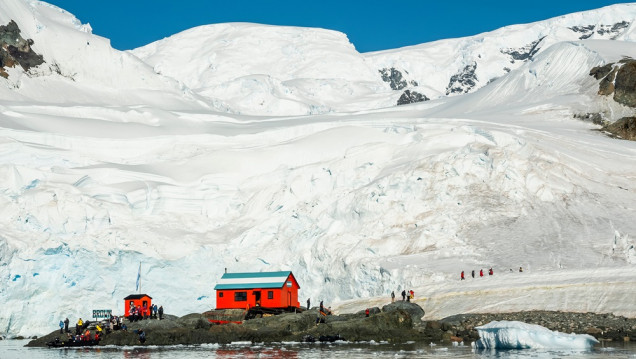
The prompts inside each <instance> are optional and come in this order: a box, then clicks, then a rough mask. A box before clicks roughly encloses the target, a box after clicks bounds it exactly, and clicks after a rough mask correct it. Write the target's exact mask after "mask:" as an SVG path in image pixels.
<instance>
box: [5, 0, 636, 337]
mask: <svg viewBox="0 0 636 359" xmlns="http://www.w3.org/2000/svg"><path fill="white" fill-rule="evenodd" d="M625 9H631V7H629V6H627V7H625ZM606 11H607V10H606V9H601V10H598V11H597V12H596V15H594V14H595V12H590V13H587V15H586V17H585V20H586V21H587V20H590V21H592V20H594V21H597V22H595V23H605V22H606V19H605V16H606V15H604V14H605V13H606ZM0 14H3V15H2V16H4V18H2V19H0V20H3V21H7V19H9V18H11V19H14V20H15V21H16V22H17V23H18V24H19V25H20V28H21V29H23V36H24V37H25V38H29V37H31V38H33V39H34V40H35V44H34V46H33V48H34V49H35V50H37V51H39V52H40V53H42V54H43V55H44V57H45V60H46V61H47V65H46V66H49V65H50V64H51V63H53V62H54V61H59V62H60V64H59V66H60V67H61V68H73V69H76V70H77V72H78V75H77V79H76V81H68V80H65V78H64V76H60V75H59V74H57V73H50V74H45V75H43V76H29V75H24V74H20V73H19V72H17V70H11V72H10V77H9V79H8V80H4V79H0V83H1V85H0V89H1V91H0V229H1V230H0V278H2V283H1V284H2V285H1V286H0V302H1V303H3V311H2V312H0V333H2V334H8V335H17V334H22V335H29V334H42V333H46V332H49V331H51V330H53V329H55V328H56V326H57V323H58V322H59V319H60V318H64V317H67V316H68V317H69V319H71V320H75V319H73V318H77V317H83V318H86V317H88V316H90V310H91V309H108V308H110V309H113V310H114V312H115V313H121V312H123V309H124V308H123V303H122V299H123V297H125V296H127V295H128V294H131V293H132V292H134V290H135V280H136V275H137V269H138V267H139V263H140V262H141V266H142V271H141V276H142V291H143V292H146V293H148V294H150V295H151V296H152V297H153V299H154V301H155V302H156V303H157V304H160V305H163V306H164V308H165V309H166V312H167V313H169V314H176V315H183V314H187V313H190V312H195V311H204V310H208V309H210V308H213V307H214V306H215V301H214V292H213V290H212V288H213V286H214V284H215V282H216V279H217V278H219V277H220V275H221V273H223V270H224V268H227V269H228V270H229V271H237V272H239V271H261V270H263V271H265V270H292V271H293V272H294V275H295V276H296V278H297V279H298V281H299V283H300V286H301V292H300V296H301V297H303V298H304V297H311V298H312V299H313V300H314V301H316V302H317V301H318V300H320V299H322V300H324V301H325V303H326V304H327V305H333V306H334V309H337V310H339V311H352V310H356V309H359V308H364V307H368V306H370V305H379V304H381V303H386V301H387V298H388V297H389V294H390V292H391V291H396V293H399V291H401V290H402V289H404V288H406V289H411V288H412V289H414V290H415V292H416V302H418V303H421V304H422V306H423V307H424V309H425V311H426V317H428V318H439V317H443V316H446V315H451V314H457V313H460V312H479V311H512V310H515V311H516V310H525V309H554V310H573V311H588V310H591V311H597V312H614V313H617V314H623V315H628V316H635V315H636V307H635V306H634V304H633V301H632V300H631V298H633V297H634V295H636V293H635V292H636V277H634V276H633V275H632V273H633V269H634V266H635V265H636V250H635V247H634V236H635V233H636V222H635V221H634V220H633V219H634V218H635V217H636V207H635V206H634V203H636V185H635V183H636V181H634V179H635V178H636V144H635V143H634V142H627V141H620V140H615V139H611V138H608V137H606V136H604V135H603V134H601V133H599V132H598V131H594V130H596V129H597V126H595V125H592V124H590V123H587V122H582V121H578V120H573V119H572V116H573V114H577V113H587V112H589V111H593V110H599V109H603V110H608V111H609V110H612V111H617V112H621V111H623V112H628V109H626V108H624V107H621V106H618V105H616V104H613V103H612V102H611V101H608V100H606V99H603V98H599V97H597V96H596V94H595V92H596V90H595V87H596V88H597V83H596V82H595V81H594V80H593V79H592V78H591V77H590V76H589V75H588V72H589V68H588V67H589V66H596V65H598V64H603V63H605V62H610V61H616V60H617V59H620V58H621V56H622V54H624V53H633V51H634V43H633V42H632V41H631V40H630V39H628V38H624V39H622V41H616V40H581V41H566V42H559V43H555V44H554V45H553V46H551V47H550V48H546V49H544V50H543V51H541V53H539V54H537V55H536V56H535V57H534V58H533V61H529V62H525V63H523V64H520V66H519V67H518V68H516V69H511V71H510V73H509V74H507V75H505V76H503V77H502V78H500V79H499V80H497V81H494V82H492V83H490V84H488V85H484V86H483V87H482V88H480V89H479V90H476V91H473V92H472V93H469V94H463V95H461V96H448V97H446V96H444V97H443V98H439V99H435V100H433V101H428V102H424V103H419V104H414V105H409V106H400V107H387V108H382V109H377V110H370V109H368V108H369V107H364V106H362V103H365V104H366V105H365V106H367V105H368V104H369V103H371V102H373V101H371V102H365V101H367V100H364V99H365V98H367V99H368V98H371V97H373V96H376V95H379V94H381V93H382V92H377V93H375V95H373V94H372V95H369V96H370V97H366V96H367V95H364V96H361V97H357V96H356V95H352V96H351V97H348V98H341V101H340V102H338V103H337V105H338V106H339V105H342V106H344V107H346V106H349V105H347V103H348V101H350V100H351V101H352V103H353V104H352V105H351V106H352V108H353V107H355V106H362V107H361V108H367V109H366V110H360V111H357V112H348V113H347V112H335V111H334V112H328V111H324V113H323V111H317V112H318V114H315V115H312V116H306V115H303V116H287V117H280V116H279V117H276V116H265V115H264V114H265V113H270V112H272V113H274V112H276V111H279V110H281V111H283V110H284V111H290V112H294V111H296V110H298V111H301V110H302V111H305V110H307V109H311V108H312V106H316V105H324V103H322V104H317V103H312V102H310V101H309V102H308V101H306V100H307V99H306V98H304V97H299V98H298V101H297V102H295V105H290V104H287V103H282V102H280V101H278V100H275V101H272V103H268V106H270V107H267V108H265V109H263V108H260V107H258V106H260V105H257V106H255V107H252V106H254V103H252V102H250V101H247V102H240V101H238V102H237V101H236V100H235V99H233V96H236V93H235V92H231V91H230V92H229V93H228V94H227V95H226V96H227V97H223V98H219V99H214V100H213V99H212V98H211V97H206V96H205V91H208V90H209V89H210V88H213V87H214V86H226V85H227V86H228V88H230V87H232V86H234V85H236V84H237V83H241V81H243V80H236V78H245V77H246V76H247V77H250V76H255V74H254V73H252V72H251V71H248V72H246V73H242V72H240V71H239V70H240V69H245V68H246V66H247V65H244V66H239V67H238V68H232V66H234V65H232V64H227V63H225V60H224V58H221V57H219V58H218V59H217V60H216V61H219V62H218V67H219V68H221V67H223V68H226V69H227V70H226V72H227V74H225V72H223V73H224V76H228V77H227V80H223V81H225V82H223V84H226V85H222V84H211V83H209V82H207V81H208V80H210V81H212V79H213V78H214V75H213V74H212V73H210V74H209V76H210V77H203V78H202V80H201V82H200V83H199V82H197V81H198V80H197V77H196V76H192V77H188V76H189V75H190V74H193V73H197V72H196V71H194V72H189V71H187V69H185V66H184V64H183V63H182V64H181V65H180V66H181V67H182V70H183V72H182V73H180V75H179V76H183V78H182V79H181V78H180V79H178V80H180V81H182V82H183V83H184V84H185V83H186V80H185V79H187V81H188V83H187V85H186V86H184V87H181V86H180V85H179V84H178V83H177V82H176V80H174V79H170V78H168V77H167V76H170V77H173V76H174V77H178V76H176V75H175V74H174V73H171V74H168V72H169V70H173V68H172V67H170V66H169V64H170V63H171V62H169V61H165V59H163V58H162V56H159V55H160V54H162V53H166V51H169V50H170V51H171V50H172V49H170V48H169V47H168V48H166V49H162V50H157V51H156V52H155V50H153V51H149V54H153V55H149V56H157V57H156V58H153V60H152V61H156V62H157V64H161V65H159V67H157V65H153V66H154V70H155V71H156V70H160V72H161V73H162V74H163V75H160V74H156V73H155V71H153V70H152V68H151V67H149V66H146V65H145V64H143V63H141V62H140V61H138V60H136V58H135V57H133V56H132V55H131V54H129V53H121V52H118V51H116V50H113V49H111V48H110V47H109V46H108V45H107V40H105V39H101V40H100V39H99V38H97V37H92V36H93V35H90V34H87V33H83V34H84V35H81V34H80V33H79V32H81V31H80V30H78V27H79V28H86V26H83V25H78V22H77V20H76V19H75V18H74V17H72V15H70V14H68V13H66V12H64V11H62V10H60V9H58V8H55V7H51V6H49V5H47V4H44V3H40V2H33V1H26V0H9V1H3V2H2V3H1V4H0ZM7 14H8V15H7ZM620 15H621V16H618V15H616V16H617V17H618V18H622V15H623V13H622V12H621V13H620ZM594 16H597V17H598V19H596V18H595V17H594ZM607 16H609V15H607ZM609 20H611V21H614V18H611V19H609ZM35 23H42V24H46V25H47V26H46V27H45V28H43V30H42V31H41V32H37V31H36V30H37V28H38V27H37V26H35V25H33V24H35ZM30 24H31V25H30ZM54 25H55V26H54ZM34 26H35V27H34ZM56 26H57V27H56ZM251 26H253V25H249V24H228V25H214V26H212V27H202V28H197V29H193V30H192V31H193V32H194V33H199V32H205V33H207V32H208V31H212V32H215V31H218V32H219V34H220V33H223V31H230V33H229V35H228V34H225V33H223V34H224V35H223V36H221V35H218V36H219V39H221V38H223V37H224V36H225V37H227V39H228V40H233V39H234V40H236V42H237V43H240V42H241V41H244V40H242V36H243V35H241V36H238V35H236V31H238V32H239V33H241V31H252V30H249V29H250V27H251ZM28 29H30V30H28ZM34 29H35V30H34ZM262 29H264V28H260V29H259V31H260V30H262ZM29 31H30V32H29ZM268 31H269V34H270V36H271V41H272V42H268V43H267V46H274V45H271V44H272V43H282V42H285V41H290V43H291V44H295V45H293V46H291V48H294V46H300V44H301V43H302V41H300V42H294V41H296V40H293V39H292V40H290V39H288V38H286V36H288V35H289V34H293V33H300V34H302V36H307V37H309V38H318V39H320V40H317V42H318V43H323V44H327V43H329V41H333V46H331V47H330V48H331V49H334V50H333V51H334V52H337V53H349V54H350V56H349V58H348V60H347V61H359V63H360V64H364V63H367V60H366V59H365V58H361V57H360V56H359V55H356V54H355V52H354V50H353V49H352V48H351V47H350V45H347V43H345V41H346V38H344V37H343V35H341V34H337V33H333V32H328V31H324V30H302V29H289V28H276V27H271V29H268ZM75 32H78V33H75ZM58 33H59V34H58ZM55 34H58V35H57V36H60V37H62V38H64V39H67V38H68V39H71V40H72V39H73V38H74V36H76V37H77V38H81V36H91V37H90V40H89V42H90V45H88V46H89V47H91V49H92V48H93V46H94V44H96V46H95V47H98V49H100V50H99V51H100V53H101V57H100V60H97V59H96V58H93V57H91V56H92V55H90V54H87V52H88V50H86V51H84V50H81V51H80V50H77V49H76V50H73V51H76V52H74V55H73V56H69V55H66V53H63V52H60V53H58V52H57V51H58V50H57V47H64V46H69V47H70V45H68V44H67V43H66V42H64V41H60V40H54V39H53V38H54V36H56V35H55ZM232 34H235V35H232ZM234 36H237V38H236V39H235V38H234ZM277 36H278V37H282V38H283V39H278V40H277ZM302 36H301V38H302ZM84 39H85V38H82V40H81V41H80V40H73V41H76V42H75V44H76V45H78V46H79V45H80V44H81V45H82V46H86V45H84ZM45 40H49V41H45ZM71 40H69V41H71ZM100 41H102V42H100ZM215 41H216V40H215ZM218 41H221V40H218ZM250 41H252V40H250ZM450 41H454V40H450ZM56 44H58V45H56ZM218 44H221V42H219V43H218ZM312 44H314V45H315V43H312V42H311V41H309V42H308V44H306V46H307V47H302V46H300V48H301V49H302V51H300V52H301V53H302V54H312V56H311V57H308V58H307V59H306V62H303V61H300V62H296V61H292V60H289V61H290V63H294V64H299V65H298V68H295V69H294V71H293V72H290V73H289V74H288V76H289V77H285V75H286V72H285V71H284V70H283V69H280V70H278V71H279V72H278V73H274V72H272V73H260V74H258V78H259V79H264V78H268V76H269V78H270V79H276V80H271V81H270V82H268V83H269V84H271V85H274V84H277V83H278V84H279V83H282V82H285V83H287V82H288V81H293V82H294V83H301V82H302V83H304V84H309V83H311V84H313V85H312V86H314V85H316V84H322V83H324V82H325V81H328V80H326V78H319V77H312V76H317V75H316V73H312V71H313V69H314V66H318V63H319V62H320V61H319V60H316V59H315V58H313V56H316V55H313V54H314V52H313V51H314V49H313V48H312V46H314V45H312ZM160 45H161V43H156V44H151V45H149V46H150V47H148V48H146V49H147V50H149V49H152V47H153V46H156V47H157V48H159V47H160ZM38 46H40V47H38ZM219 46H220V45H219ZM75 47H77V46H75ZM248 47H256V46H254V45H249V46H248ZM239 48H240V49H243V47H239ZM142 49H143V48H142ZM407 50H408V49H407ZM69 51H70V50H69ZM91 51H93V50H91ZM138 51H141V49H140V50H136V51H135V53H137V54H139V52H138ZM206 51H207V50H206ZM224 51H225V50H223V51H220V52H219V53H223V54H224V55H223V56H230V55H229V52H224ZM227 51H229V50H227ZM241 51H243V50H241ZM254 51H256V50H254ZM261 51H262V50H261ZM272 52H274V53H275V51H272ZM261 54H262V55H263V56H265V55H266V54H265V53H264V52H263V53H261ZM58 56H59V57H58ZM64 56H68V57H64ZM139 56H141V55H139ZM208 56H211V55H205V56H202V57H201V58H199V57H194V58H193V60H192V61H191V62H192V63H193V64H205V63H206V62H205V61H206V59H204V58H207V59H208V60H209V57H208ZM232 56H234V57H233V59H234V60H237V61H238V60H239V59H241V56H240V53H238V54H234V55H232ZM334 56H335V55H334ZM246 57H249V58H250V59H251V58H252V57H253V56H252V55H251V54H250V56H246ZM336 57H337V56H336ZM123 59H126V60H123ZM274 59H275V60H277V61H278V60H280V54H276V55H275V56H274ZM146 61H150V60H149V57H147V58H146ZM245 61H247V60H245ZM333 61H335V60H333ZM303 63H306V66H302V65H301V64H303ZM330 63H332V62H330ZM46 66H44V67H46ZM259 66H261V67H260V69H267V68H268V67H267V66H265V65H259ZM290 66H291V65H290ZM340 66H342V67H340ZM347 66H348V65H345V64H341V65H338V66H333V68H332V67H331V66H328V67H326V68H323V71H325V72H326V71H328V72H329V73H330V74H331V75H329V76H334V78H336V76H341V78H338V79H337V80H334V81H336V82H337V83H339V84H343V83H346V84H348V85H347V86H350V85H351V84H353V85H355V86H360V88H365V89H369V88H372V87H373V86H375V85H370V83H374V82H373V81H376V80H368V79H365V76H366V75H365V72H366V71H367V70H366V69H365V68H360V69H358V72H349V68H348V67H347ZM100 71H108V72H107V74H110V75H112V77H113V78H109V77H108V76H105V75H104V74H103V73H94V72H100ZM197 71H200V69H198V70H197ZM272 71H273V70H272ZM369 71H370V72H371V73H373V72H374V71H375V70H373V69H372V67H371V70H369ZM233 72H235V75H237V76H236V77H235V78H234V77H232V79H230V78H231V75H232V73H233ZM80 74H81V75H80ZM246 74H247V75H246ZM164 75H165V76H164ZM18 76H21V77H20V80H16V79H15V78H14V77H18ZM119 76H122V78H120V77H119ZM294 76H297V77H294ZM346 76H350V77H346ZM125 77H131V79H130V81H128V82H126V81H124V80H123V78H125ZM19 81H23V82H22V84H23V85H22V86H20V87H19V88H16V87H15V86H13V85H15V84H16V83H17V82H19ZM237 81H238V82H237ZM267 81H269V80H267ZM267 81H266V82H267ZM281 81H282V82H281ZM341 81H344V82H341ZM336 82H333V83H336ZM12 86H13V87H12ZM369 86H371V87H369ZM378 86H382V87H383V89H384V90H382V91H386V93H388V94H390V93H391V92H392V91H390V90H388V89H387V86H386V85H385V84H381V83H380V84H379V85H378ZM310 87H311V86H310ZM265 88H267V87H265ZM264 91H265V90H264ZM265 92H267V91H265ZM371 92H373V91H371ZM247 93H252V92H251V91H248V92H247ZM256 93H258V91H257V92H256ZM324 94H331V95H332V96H333V98H338V97H339V96H340V92H338V91H337V90H334V91H332V90H329V89H328V87H326V89H325V90H324ZM272 98H274V97H272ZM287 99H289V98H287ZM356 101H361V102H356ZM378 101H379V100H378ZM274 102H276V103H277V104H275V103H274ZM334 103H336V102H332V104H334ZM375 104H376V105H377V104H380V102H375ZM226 105H227V106H228V107H225V106H226ZM279 105H280V108H277V107H276V106H279ZM296 105H297V106H299V107H298V108H296V107H294V106H296ZM334 106H335V105H334ZM338 106H335V107H338ZM335 107H334V108H335ZM237 109H245V112H253V113H257V114H259V115H260V116H256V115H248V114H246V113H238V112H244V111H242V110H241V111H237ZM302 111H301V112H302ZM309 111H311V110H309ZM520 266H522V267H523V268H524V269H525V271H524V272H523V273H518V272H514V273H510V272H509V269H511V268H512V269H516V268H518V267H520ZM489 267H492V268H493V269H494V270H495V276H493V277H490V278H481V279H475V280H472V279H470V280H468V281H464V282H461V281H459V273H460V271H461V270H466V271H467V272H470V270H471V269H479V268H484V269H485V268H489ZM504 273H505V274H504ZM49 325H50V326H49Z"/></svg>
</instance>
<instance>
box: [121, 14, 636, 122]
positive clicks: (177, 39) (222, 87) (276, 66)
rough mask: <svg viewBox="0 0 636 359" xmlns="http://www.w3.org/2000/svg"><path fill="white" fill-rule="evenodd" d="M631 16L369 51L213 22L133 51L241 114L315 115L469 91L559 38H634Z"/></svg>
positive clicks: (290, 32)
mask: <svg viewBox="0 0 636 359" xmlns="http://www.w3.org/2000/svg"><path fill="white" fill-rule="evenodd" d="M634 19H636V4H625V5H616V6H609V7H605V8H602V9H599V10H595V11H588V12H581V13H575V14H570V15H566V16H561V17H558V18H554V19H550V20H546V21H541V22H536V23H531V24H524V25H515V26H508V27H504V28H501V29H498V30H496V31H492V32H488V33H484V34H479V35H476V36H472V37H466V38H460V39H451V40H441V41H436V42H432V43H427V44H422V45H417V46H411V47H407V48H400V49H395V50H387V51H380V52H375V53H367V54H360V53H358V52H356V51H355V49H354V48H353V45H351V44H350V43H349V41H348V39H347V37H346V36H345V35H344V34H342V33H338V32H335V31H330V30H323V29H307V28H297V27H281V26H267V25H257V24H244V23H232V24H217V25H208V26H201V27H197V28H194V29H190V30H187V31H184V32H182V33H179V34H176V35H174V36H171V37H169V38H166V39H163V40H161V41H157V42H155V43H152V44H149V45H147V46H144V47H142V48H139V49H136V50H133V51H132V53H133V54H135V55H137V56H138V57H139V58H141V59H143V60H144V61H146V62H147V63H148V64H150V65H152V66H153V67H154V69H155V71H156V72H157V73H159V74H163V75H166V76H170V77H173V78H175V79H178V80H179V81H182V82H183V83H184V84H185V85H186V86H188V87H189V88H190V89H192V90H193V91H195V92H197V93H198V94H200V95H202V96H204V97H208V98H211V99H219V98H221V99H225V100H228V101H229V102H231V105H229V108H230V109H231V110H232V111H234V112H237V113H244V114H253V115H283V116H285V115H303V114H319V113H327V112H333V111H338V112H342V111H359V110H365V109H373V108H381V107H388V106H393V105H395V104H396V103H397V102H398V100H399V99H400V98H401V97H402V96H403V94H404V92H405V91H409V92H416V93H418V94H422V95H423V96H425V97H426V98H427V99H437V98H441V97H446V96H451V95H457V94H462V93H468V92H474V91H475V90H477V89H479V88H481V87H483V86H485V85H486V84H488V83H489V82H491V81H493V80H495V79H497V78H499V77H502V76H504V75H505V74H507V73H508V72H510V71H512V70H514V69H517V68H519V67H520V66H522V65H523V64H524V63H526V62H528V61H531V60H532V59H533V57H534V56H536V55H538V54H540V53H541V52H543V51H544V50H546V49H548V48H549V47H550V46H552V45H554V44H556V43H560V42H564V41H576V40H582V39H606V40H616V41H633V40H634V39H635V38H636V25H634ZM185 64H187V66H185ZM421 100H424V98H423V97H422V98H420V101H421ZM407 102H408V101H407Z"/></svg>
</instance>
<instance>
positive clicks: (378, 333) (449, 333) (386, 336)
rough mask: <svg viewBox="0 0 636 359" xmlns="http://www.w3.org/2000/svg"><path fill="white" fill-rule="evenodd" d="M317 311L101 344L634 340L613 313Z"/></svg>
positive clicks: (169, 328)
mask: <svg viewBox="0 0 636 359" xmlns="http://www.w3.org/2000/svg"><path fill="white" fill-rule="evenodd" d="M318 315H319V313H318V310H317V309H311V310H306V311H304V312H302V313H287V314H282V315H276V316H269V317H267V316H266V317H263V318H255V319H251V320H247V321H245V322H243V323H242V324H235V323H229V324H223V325H214V324H211V323H210V322H209V321H208V318H209V316H206V315H204V314H188V315H186V316H183V317H180V318H178V317H175V316H166V318H165V319H164V320H154V319H151V320H142V321H138V322H134V323H128V324H127V325H128V330H127V331H122V330H119V331H114V332H112V333H110V334H107V335H104V336H103V339H102V340H101V341H100V343H99V345H100V346H101V345H116V346H124V345H140V343H139V341H138V335H137V334H136V331H138V330H139V329H142V330H143V331H144V332H145V333H146V342H145V343H144V345H178V344H182V345H196V344H204V343H218V344H228V343H231V342H238V341H242V342H243V341H244V342H253V343H275V342H314V341H334V340H346V341H350V342H358V341H372V340H373V341H377V342H379V341H386V342H390V343H406V342H420V343H426V344H428V343H440V344H450V343H451V342H453V341H455V342H464V344H469V343H470V342H473V341H475V340H477V339H478V338H479V336H478V334H477V331H476V330H475V327H477V326H480V325H483V324H487V323H489V322H491V321H494V320H511V321H512V320H514V321H520V322H525V323H530V324H538V325H541V326H544V327H546V328H548V329H551V330H556V331H559V332H563V333H577V334H590V335H593V336H594V337H596V338H597V339H599V341H636V318H625V317H616V316H614V315H612V314H595V313H571V312H548V311H531V312H518V313H506V314H462V315H455V316H452V317H448V318H444V319H442V320H434V321H422V320H421V319H420V318H422V317H423V316H424V310H423V309H422V308H421V307H419V306H418V305H417V304H414V303H409V302H397V303H391V304H387V305H385V306H384V307H382V308H381V309H380V308H370V313H369V316H368V317H367V316H366V315H365V313H364V312H359V313H355V314H342V315H331V316H327V317H326V321H325V323H320V324H316V318H317V317H318ZM55 338H60V340H62V341H63V340H66V338H65V335H63V334H62V335H61V334H59V330H56V331H54V332H52V333H50V334H48V335H46V336H43V337H41V338H37V339H34V340H32V341H31V342H29V344H27V346H29V347H46V346H47V345H46V343H48V342H52V341H54V340H55Z"/></svg>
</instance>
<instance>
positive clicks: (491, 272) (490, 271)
mask: <svg viewBox="0 0 636 359" xmlns="http://www.w3.org/2000/svg"><path fill="white" fill-rule="evenodd" d="M488 275H493V271H492V267H491V268H490V269H489V270H488Z"/></svg>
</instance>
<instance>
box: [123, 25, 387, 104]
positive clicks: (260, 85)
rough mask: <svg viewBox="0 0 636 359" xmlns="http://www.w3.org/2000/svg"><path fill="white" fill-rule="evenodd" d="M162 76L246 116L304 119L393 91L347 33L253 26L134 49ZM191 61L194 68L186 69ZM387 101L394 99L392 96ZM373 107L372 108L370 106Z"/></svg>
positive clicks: (192, 33)
mask: <svg viewBox="0 0 636 359" xmlns="http://www.w3.org/2000/svg"><path fill="white" fill-rule="evenodd" d="M132 53H133V54H135V55H136V56H138V57H139V58H141V59H143V60H144V61H146V62H147V63H148V64H150V65H152V66H153V67H154V69H155V71H156V72H157V73H159V74H164V75H167V76H170V77H173V78H175V79H178V80H179V81H182V82H183V83H184V84H185V85H186V86H188V88H190V89H192V90H194V91H196V92H197V93H199V94H201V95H203V96H205V97H209V98H223V99H227V100H228V102H230V103H231V104H232V109H233V110H234V111H236V112H240V113H244V114H252V115H258V114H261V115H263V114H266V115H270V114H273V115H301V114H312V113H325V112H330V111H334V110H339V109H340V110H341V109H343V108H346V109H354V110H359V109H364V108H366V107H361V106H360V105H356V104H355V103H356V101H358V98H359V97H365V96H371V97H372V98H375V99H376V101H379V102H380V103H381V104H382V105H384V106H390V105H392V104H394V103H395V101H396V100H397V98H395V99H394V98H393V97H395V95H393V96H390V95H389V96H388V97H389V99H390V101H387V100H386V99H384V98H382V97H379V96H374V95H375V94H376V93H377V92H381V93H386V92H389V91H388V88H387V86H386V85H385V84H383V82H382V81H381V78H380V76H379V75H378V73H377V70H375V69H373V68H371V67H369V66H368V64H367V63H366V62H365V60H364V58H363V57H362V55H360V54H359V53H358V52H357V51H356V50H355V48H354V47H353V45H352V44H351V43H350V42H349V40H348V39H347V37H346V35H345V34H343V33H340V32H336V31H331V30H324V29H313V28H300V27H283V26H269V25H259V24H250V23H228V24H216V25H207V26H200V27H197V28H193V29H190V30H186V31H183V32H181V33H179V34H176V35H174V36H171V37H169V38H166V39H163V40H160V41H157V42H154V43H152V44H149V45H146V46H144V47H141V48H139V49H135V50H133V51H132ZM186 64H187V66H186ZM384 97H387V96H386V94H385V95H384ZM367 106H368V105H367Z"/></svg>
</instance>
